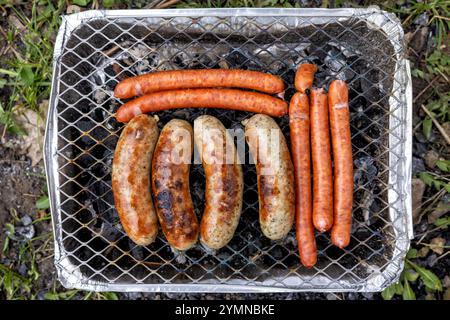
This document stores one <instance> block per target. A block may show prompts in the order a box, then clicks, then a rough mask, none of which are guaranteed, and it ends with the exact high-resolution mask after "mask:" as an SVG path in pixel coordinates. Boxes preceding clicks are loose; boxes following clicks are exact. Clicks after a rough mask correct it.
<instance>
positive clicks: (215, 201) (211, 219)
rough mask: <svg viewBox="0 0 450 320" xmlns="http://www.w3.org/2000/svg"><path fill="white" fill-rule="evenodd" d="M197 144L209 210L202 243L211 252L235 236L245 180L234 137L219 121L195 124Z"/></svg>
mask: <svg viewBox="0 0 450 320" xmlns="http://www.w3.org/2000/svg"><path fill="white" fill-rule="evenodd" d="M194 141H195V144H196V146H197V148H198V150H199V153H200V157H201V160H202V164H203V169H204V170H205V177H206V187H205V210H204V211H203V216H202V220H201V223H200V241H201V242H202V244H204V245H205V246H207V247H209V248H211V249H216V250H217V249H220V248H222V247H224V246H225V245H226V244H227V243H228V242H229V241H230V240H231V238H232V237H233V235H234V232H235V231H236V228H237V226H238V223H239V218H240V216H241V210H242V196H243V190H244V181H243V176H242V168H241V165H240V164H239V163H238V156H237V151H236V147H235V146H234V142H233V138H232V137H231V135H230V134H229V133H228V132H227V130H226V129H225V127H224V126H223V124H222V123H221V122H220V121H219V119H217V118H215V117H213V116H208V115H203V116H200V117H198V118H197V119H195V121H194Z"/></svg>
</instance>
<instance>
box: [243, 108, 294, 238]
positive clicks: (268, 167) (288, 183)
mask: <svg viewBox="0 0 450 320" xmlns="http://www.w3.org/2000/svg"><path fill="white" fill-rule="evenodd" d="M243 124H244V126H245V138H246V140H247V143H248V145H249V147H250V152H251V154H252V157H253V159H254V161H255V163H256V173H257V183H258V195H259V221H260V225H261V229H262V232H263V234H264V235H265V236H266V237H267V238H269V239H272V240H278V239H282V238H283V237H285V236H286V235H287V233H288V232H289V231H290V230H291V228H292V224H293V222H294V211H295V204H294V201H295V193H294V167H293V165H292V161H291V157H290V154H289V149H288V146H287V144H286V140H285V138H284V135H283V133H282V132H281V130H280V128H279V127H278V125H277V124H276V122H275V121H274V120H273V119H272V118H270V117H269V116H266V115H263V114H257V115H254V116H253V117H251V118H250V119H248V120H245V121H243Z"/></svg>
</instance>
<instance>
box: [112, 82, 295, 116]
mask: <svg viewBox="0 0 450 320" xmlns="http://www.w3.org/2000/svg"><path fill="white" fill-rule="evenodd" d="M195 107H197V108H220V109H232V110H241V111H249V112H254V113H265V114H268V115H272V116H282V115H284V114H286V113H287V109H288V108H287V103H286V102H284V101H283V100H280V99H277V98H274V97H272V96H269V95H267V94H263V93H258V92H250V91H243V90H235V89H185V90H172V91H161V92H155V93H149V94H147V95H145V96H142V97H140V98H136V99H134V100H132V101H130V102H127V103H125V104H123V105H122V106H121V107H120V108H119V110H117V113H116V119H117V121H120V122H128V121H129V120H130V119H132V118H133V117H134V116H136V115H138V114H141V113H147V112H157V111H161V110H167V109H177V108H195Z"/></svg>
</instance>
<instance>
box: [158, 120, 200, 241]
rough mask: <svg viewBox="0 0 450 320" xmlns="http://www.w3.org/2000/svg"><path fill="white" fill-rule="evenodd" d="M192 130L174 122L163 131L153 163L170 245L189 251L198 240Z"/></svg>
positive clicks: (182, 121) (165, 229)
mask: <svg viewBox="0 0 450 320" xmlns="http://www.w3.org/2000/svg"><path fill="white" fill-rule="evenodd" d="M192 136H193V134H192V127H191V125H190V124H189V123H188V122H186V121H184V120H178V119H174V120H171V121H169V122H168V123H167V124H166V125H165V126H164V128H163V129H162V130H161V134H160V136H159V139H158V143H157V144H156V148H155V153H154V155H153V161H152V187H153V198H154V201H155V207H156V212H157V214H158V218H159V222H160V224H161V227H162V231H163V233H164V235H165V237H166V239H167V241H168V242H169V244H170V245H171V246H172V247H173V248H175V249H177V250H187V249H189V248H191V247H192V246H194V245H195V243H196V242H197V238H198V222H197V217H196V215H195V212H194V206H193V203H192V198H191V194H190V189H189V168H190V163H191V157H192V150H193V142H192Z"/></svg>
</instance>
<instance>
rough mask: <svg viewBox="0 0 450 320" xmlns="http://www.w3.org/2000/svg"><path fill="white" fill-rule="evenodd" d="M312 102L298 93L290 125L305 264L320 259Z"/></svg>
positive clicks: (301, 252)
mask: <svg viewBox="0 0 450 320" xmlns="http://www.w3.org/2000/svg"><path fill="white" fill-rule="evenodd" d="M309 128H310V118H309V102H308V97H307V96H306V94H303V93H296V94H294V96H293V97H292V99H291V103H290V104H289V129H290V132H291V152H292V161H293V163H294V169H295V174H294V180H295V218H296V223H295V231H296V236H297V244H298V250H299V255H300V260H301V262H302V264H303V265H304V266H305V267H307V268H311V267H313V266H314V265H315V264H316V262H317V247H316V240H315V238H314V226H313V221H312V204H311V201H312V199H311V148H310V129H309Z"/></svg>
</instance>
